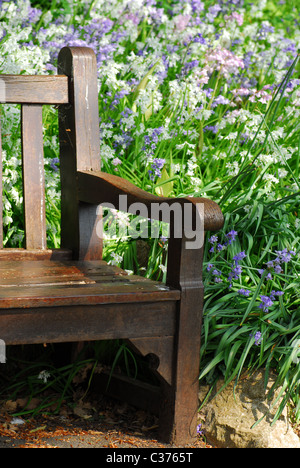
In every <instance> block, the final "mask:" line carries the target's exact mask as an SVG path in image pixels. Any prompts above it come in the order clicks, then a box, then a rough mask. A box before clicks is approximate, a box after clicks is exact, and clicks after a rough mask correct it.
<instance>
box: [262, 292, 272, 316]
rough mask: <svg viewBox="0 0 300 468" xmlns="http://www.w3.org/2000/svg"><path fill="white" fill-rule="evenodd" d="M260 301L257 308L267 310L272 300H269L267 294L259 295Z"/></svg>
mask: <svg viewBox="0 0 300 468" xmlns="http://www.w3.org/2000/svg"><path fill="white" fill-rule="evenodd" d="M260 299H261V303H260V304H259V308H260V309H262V310H263V311H264V312H268V309H269V307H271V306H272V305H273V304H274V302H273V301H272V300H271V298H270V297H269V296H260Z"/></svg>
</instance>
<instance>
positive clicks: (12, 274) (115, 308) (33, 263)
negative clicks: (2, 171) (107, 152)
mask: <svg viewBox="0 0 300 468" xmlns="http://www.w3.org/2000/svg"><path fill="white" fill-rule="evenodd" d="M58 73H59V75H57V76H24V75H20V76H12V75H1V76H0V78H1V80H2V84H3V83H4V85H5V86H4V89H5V96H4V100H3V101H4V102H6V103H19V104H21V132H22V164H23V165H22V168H23V196H24V229H25V246H24V248H23V249H9V248H3V246H2V245H1V249H0V339H2V340H4V341H5V343H6V345H15V344H34V343H52V342H81V341H85V340H88V341H92V340H103V339H126V340H129V342H130V343H131V344H132V346H133V348H134V349H135V350H138V351H139V352H140V353H141V354H142V355H143V356H146V355H148V354H154V355H156V356H157V358H158V367H157V370H156V373H157V375H158V376H160V380H161V386H160V402H161V403H160V417H159V424H160V429H159V430H160V432H159V434H160V435H159V437H160V439H161V440H168V441H170V442H171V443H180V444H183V443H189V442H191V440H192V438H193V437H194V436H195V434H196V415H197V409H198V375H199V349H200V332H201V319H202V316H201V313H202V301H203V285H202V277H201V275H202V250H203V248H202V247H201V248H198V249H196V250H195V249H187V248H186V245H187V244H186V242H187V239H186V237H185V236H182V237H181V238H178V237H176V236H175V235H174V229H173V231H172V226H173V227H174V224H175V221H176V220H175V219H173V220H171V230H170V239H169V246H168V270H167V281H166V285H162V284H161V283H158V282H155V281H151V280H149V279H146V278H142V277H139V276H128V275H127V274H126V273H125V272H124V271H123V270H121V269H119V268H117V267H115V266H111V265H108V264H107V263H106V262H104V261H103V260H102V243H101V238H99V231H98V228H99V222H101V211H100V210H99V209H98V206H99V205H100V204H101V203H104V202H108V203H112V204H113V205H114V206H115V207H116V209H118V208H119V200H120V195H126V196H127V198H128V205H130V204H132V203H134V202H139V203H143V204H145V206H147V208H149V209H150V208H151V206H152V204H153V203H160V202H166V203H168V205H170V207H172V206H173V203H175V202H178V203H180V204H181V206H182V207H184V206H185V205H187V204H188V205H191V206H192V213H193V216H192V218H193V219H192V222H193V223H195V220H197V216H199V210H197V203H201V204H202V206H203V207H204V227H205V231H207V230H218V229H220V228H221V227H222V224H223V216H222V214H221V211H220V209H219V207H218V206H217V205H216V204H215V203H214V202H212V201H210V200H207V199H193V198H186V199H183V198H182V199H171V198H160V197H157V196H155V195H152V194H149V193H147V192H145V191H143V190H140V189H138V188H136V187H135V186H133V185H132V184H131V183H129V182H128V181H126V180H123V179H121V178H120V177H117V176H115V175H111V174H106V173H103V172H101V164H100V154H99V148H100V137H99V114H98V91H97V69H96V57H95V54H94V52H93V51H92V50H91V49H89V48H77V47H74V48H69V47H64V48H63V49H62V50H61V51H60V54H59V58H58ZM44 104H51V105H54V104H55V105H57V106H58V113H59V140H60V170H61V248H60V249H52V250H50V249H47V242H46V223H45V183H44V162H43V136H42V106H43V105H44ZM198 206H199V205H198ZM202 221H203V220H202ZM0 231H1V232H2V226H1V229H0ZM172 232H173V234H172ZM100 237H101V236H100ZM1 242H2V240H1Z"/></svg>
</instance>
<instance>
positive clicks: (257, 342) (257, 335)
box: [250, 331, 262, 346]
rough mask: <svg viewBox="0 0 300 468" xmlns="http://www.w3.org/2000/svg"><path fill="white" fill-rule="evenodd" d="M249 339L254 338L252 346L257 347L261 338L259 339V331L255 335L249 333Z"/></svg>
mask: <svg viewBox="0 0 300 468" xmlns="http://www.w3.org/2000/svg"><path fill="white" fill-rule="evenodd" d="M250 337H251V338H254V340H255V341H254V344H255V345H256V346H259V345H260V344H261V340H262V337H261V332H260V331H257V332H256V333H255V335H253V333H250Z"/></svg>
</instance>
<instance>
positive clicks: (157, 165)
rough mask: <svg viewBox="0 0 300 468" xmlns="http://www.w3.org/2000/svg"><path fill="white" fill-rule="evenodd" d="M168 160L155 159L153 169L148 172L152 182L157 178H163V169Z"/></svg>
mask: <svg viewBox="0 0 300 468" xmlns="http://www.w3.org/2000/svg"><path fill="white" fill-rule="evenodd" d="M165 162H166V160H165V159H162V158H155V159H153V163H152V167H151V169H150V170H149V171H148V173H149V177H150V179H151V180H155V176H156V177H161V169H162V168H163V167H164V164H165Z"/></svg>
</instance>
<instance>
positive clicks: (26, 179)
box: [21, 104, 47, 250]
mask: <svg viewBox="0 0 300 468" xmlns="http://www.w3.org/2000/svg"><path fill="white" fill-rule="evenodd" d="M21 116H22V119H21V125H22V168H23V197H24V218H25V242H26V248H28V249H42V250H43V249H46V247H47V238H46V210H45V175H44V149H43V121H42V106H41V105H37V104H35V105H27V104H24V105H22V110H21Z"/></svg>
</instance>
